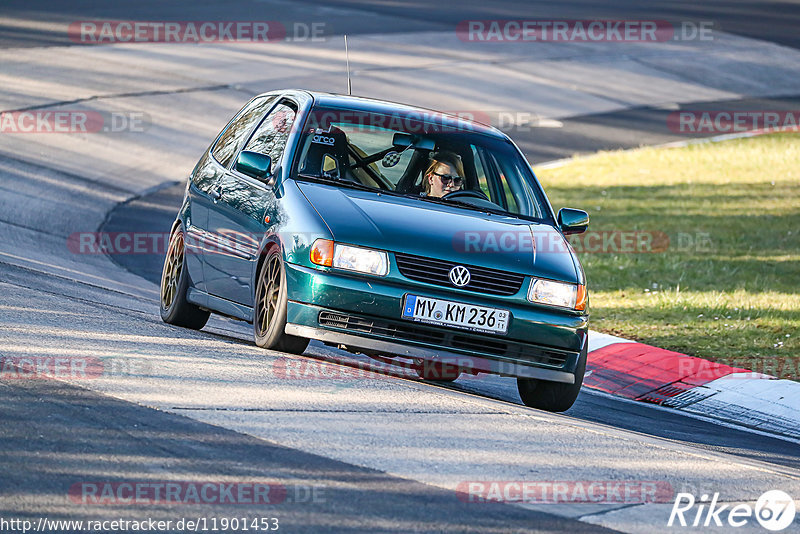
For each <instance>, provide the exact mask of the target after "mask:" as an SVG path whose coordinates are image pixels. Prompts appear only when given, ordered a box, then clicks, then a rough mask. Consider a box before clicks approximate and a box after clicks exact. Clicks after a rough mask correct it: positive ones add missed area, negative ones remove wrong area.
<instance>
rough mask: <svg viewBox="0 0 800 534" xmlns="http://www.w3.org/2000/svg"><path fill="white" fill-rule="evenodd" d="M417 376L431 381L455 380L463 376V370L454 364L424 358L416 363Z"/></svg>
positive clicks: (444, 381)
mask: <svg viewBox="0 0 800 534" xmlns="http://www.w3.org/2000/svg"><path fill="white" fill-rule="evenodd" d="M414 371H416V373H417V376H418V377H420V378H422V379H423V380H429V381H431V382H442V383H447V382H454V381H455V380H456V379H458V377H459V376H461V370H460V369H459V368H458V367H457V366H455V365H452V364H443V363H442V362H432V361H430V360H422V361H421V362H417V363H416V364H415V365H414Z"/></svg>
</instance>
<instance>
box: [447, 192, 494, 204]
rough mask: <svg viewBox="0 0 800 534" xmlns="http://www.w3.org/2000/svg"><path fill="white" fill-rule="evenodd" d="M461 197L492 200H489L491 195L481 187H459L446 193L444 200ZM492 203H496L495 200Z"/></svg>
mask: <svg viewBox="0 0 800 534" xmlns="http://www.w3.org/2000/svg"><path fill="white" fill-rule="evenodd" d="M460 198H479V199H481V200H486V201H487V202H492V201H491V200H489V197H487V196H486V193H484V192H483V191H481V190H479V189H459V190H458V191H451V192H449V193H447V194H446V195H444V196H443V197H442V200H458V199H460ZM492 204H494V202H492Z"/></svg>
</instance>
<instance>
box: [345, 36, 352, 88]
mask: <svg viewBox="0 0 800 534" xmlns="http://www.w3.org/2000/svg"><path fill="white" fill-rule="evenodd" d="M344 59H345V62H346V63H347V96H351V95H352V94H353V92H352V87H351V85H350V53H349V52H348V51H347V34H345V36H344Z"/></svg>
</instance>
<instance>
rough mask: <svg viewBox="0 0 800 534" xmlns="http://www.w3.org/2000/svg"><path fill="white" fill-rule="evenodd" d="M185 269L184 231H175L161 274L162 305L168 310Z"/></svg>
mask: <svg viewBox="0 0 800 534" xmlns="http://www.w3.org/2000/svg"><path fill="white" fill-rule="evenodd" d="M182 269H183V232H180V231H178V232H175V235H174V236H173V237H172V240H171V241H170V243H169V250H168V251H167V258H166V260H164V271H163V272H162V274H161V307H162V308H164V309H165V310H168V309H169V307H170V306H172V303H173V302H174V301H175V295H176V294H177V292H178V280H179V279H180V276H181V270H182Z"/></svg>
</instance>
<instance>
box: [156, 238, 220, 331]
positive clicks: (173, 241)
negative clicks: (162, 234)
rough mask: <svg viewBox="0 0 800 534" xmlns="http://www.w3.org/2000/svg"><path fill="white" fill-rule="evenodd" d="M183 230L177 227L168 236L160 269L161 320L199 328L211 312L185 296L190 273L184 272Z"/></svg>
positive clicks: (184, 249)
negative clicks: (167, 244)
mask: <svg viewBox="0 0 800 534" xmlns="http://www.w3.org/2000/svg"><path fill="white" fill-rule="evenodd" d="M185 253H186V248H185V247H184V239H183V230H182V229H181V228H177V229H176V230H175V231H174V232H173V233H172V235H171V236H170V238H169V247H167V255H166V257H165V258H164V268H163V269H162V271H161V306H160V308H161V320H162V321H164V322H165V323H168V324H174V325H175V326H183V327H185V328H192V329H194V330H200V329H201V328H203V327H204V326H205V325H206V323H207V322H208V318H209V316H210V315H211V312H209V311H207V310H203V309H201V308H199V307H197V306H195V305H194V304H192V303H191V302H188V301H187V300H186V290H187V289H188V288H189V274H188V273H187V272H186V266H185V263H184V261H183V260H184V256H185Z"/></svg>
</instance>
